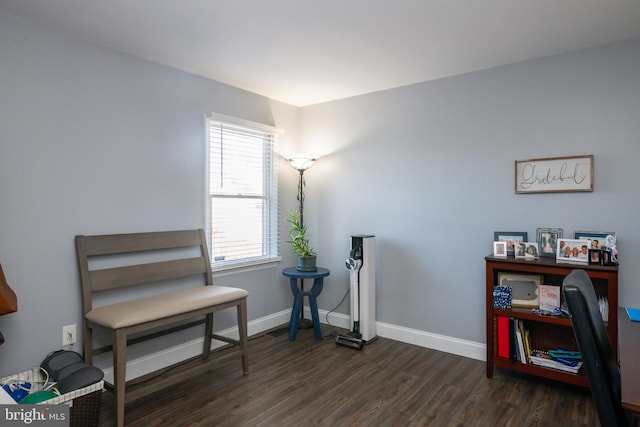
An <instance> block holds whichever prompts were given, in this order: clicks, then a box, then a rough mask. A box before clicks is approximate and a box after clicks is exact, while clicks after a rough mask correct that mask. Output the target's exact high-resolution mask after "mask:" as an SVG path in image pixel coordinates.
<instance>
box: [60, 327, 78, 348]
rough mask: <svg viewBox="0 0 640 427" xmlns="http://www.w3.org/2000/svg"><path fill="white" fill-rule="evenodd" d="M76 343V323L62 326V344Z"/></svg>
mask: <svg viewBox="0 0 640 427" xmlns="http://www.w3.org/2000/svg"><path fill="white" fill-rule="evenodd" d="M75 343H76V325H67V326H63V327H62V345H72V344H75Z"/></svg>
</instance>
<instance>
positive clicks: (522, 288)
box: [498, 273, 543, 308]
mask: <svg viewBox="0 0 640 427" xmlns="http://www.w3.org/2000/svg"><path fill="white" fill-rule="evenodd" d="M542 279H543V275H542V274H514V273H498V285H499V286H509V287H510V288H511V305H512V306H513V307H524V308H538V306H539V295H540V285H542Z"/></svg>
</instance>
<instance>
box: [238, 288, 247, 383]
mask: <svg viewBox="0 0 640 427" xmlns="http://www.w3.org/2000/svg"><path fill="white" fill-rule="evenodd" d="M238 341H239V344H240V351H241V352H242V372H244V373H245V374H248V373H249V345H248V342H249V339H248V338H247V299H246V298H243V299H242V301H240V304H238Z"/></svg>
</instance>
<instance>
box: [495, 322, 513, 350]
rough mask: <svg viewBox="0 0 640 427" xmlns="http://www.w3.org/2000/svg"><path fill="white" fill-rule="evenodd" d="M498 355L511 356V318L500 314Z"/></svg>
mask: <svg viewBox="0 0 640 427" xmlns="http://www.w3.org/2000/svg"><path fill="white" fill-rule="evenodd" d="M497 328H498V331H497V335H498V336H497V340H498V356H499V357H504V358H505V359H508V358H509V352H510V349H509V318H508V317H507V316H498V326H497Z"/></svg>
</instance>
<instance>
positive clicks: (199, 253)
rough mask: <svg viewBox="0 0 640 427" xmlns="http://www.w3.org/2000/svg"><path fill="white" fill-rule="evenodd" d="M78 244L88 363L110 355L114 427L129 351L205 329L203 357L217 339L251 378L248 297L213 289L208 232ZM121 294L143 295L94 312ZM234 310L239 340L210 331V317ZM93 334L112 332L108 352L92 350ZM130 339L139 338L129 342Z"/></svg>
mask: <svg viewBox="0 0 640 427" xmlns="http://www.w3.org/2000/svg"><path fill="white" fill-rule="evenodd" d="M75 240H76V252H77V256H78V266H79V269H80V279H81V285H82V305H83V314H84V316H83V328H82V330H83V345H84V359H85V362H86V363H91V362H92V357H93V355H94V354H99V353H103V352H107V351H113V378H114V380H113V392H114V395H115V407H114V424H115V425H117V426H122V425H124V406H125V385H126V375H125V371H126V361H127V357H126V356H127V345H128V344H133V343H137V342H140V341H144V340H146V339H150V338H155V337H157V336H160V335H164V334H166V333H172V332H177V331H179V330H183V329H186V328H190V327H193V326H196V325H202V324H204V325H205V327H204V331H205V332H204V348H203V351H202V358H204V359H206V358H207V357H208V356H209V352H210V348H211V340H212V339H216V340H221V341H224V342H227V343H230V344H234V345H237V346H238V347H239V353H240V356H241V359H242V369H243V371H244V373H245V374H246V373H248V370H249V359H248V353H247V306H246V301H247V295H248V293H247V291H245V290H243V289H238V288H230V287H224V286H215V285H213V279H212V276H211V264H210V259H209V252H208V250H207V243H206V240H205V237H204V231H203V230H201V229H200V230H186V231H166V232H151V233H133V234H114V235H101V236H76V239H75ZM157 259H159V260H157ZM132 261H133V264H132ZM151 261H152V262H151ZM166 281H170V282H166ZM173 282H176V284H175V285H174V283H173ZM195 282H197V284H196V283H195ZM178 283H179V285H178ZM167 284H169V285H170V286H173V287H172V288H171V289H172V290H170V291H166V290H163V291H161V292H160V293H155V294H152V292H151V290H154V289H157V288H165V289H166V287H167ZM123 287H136V288H137V289H136V292H140V293H144V296H142V297H140V296H136V297H134V299H130V297H129V299H125V300H124V301H119V302H115V303H113V302H110V301H109V302H108V303H106V305H102V306H100V307H96V308H94V307H93V305H92V303H93V302H96V301H95V300H96V299H97V298H99V296H100V295H104V293H105V291H109V293H110V294H111V293H113V290H114V289H117V288H123ZM176 289H177V290H176ZM127 291H129V290H127ZM115 292H119V293H121V294H122V293H126V294H128V293H129V292H123V291H122V290H120V291H115ZM137 295H140V294H137ZM113 297H114V296H113V295H112V296H110V298H113ZM230 307H236V310H237V322H238V332H239V339H237V340H235V339H231V338H228V337H225V336H220V335H217V334H215V333H214V332H213V313H214V312H216V311H219V310H223V309H226V308H230ZM194 318H196V320H195V321H193V319H194ZM189 320H191V321H190V322H188V321H189ZM185 322H188V323H185ZM168 325H172V327H170V328H169V327H168ZM96 327H101V328H106V330H107V331H111V345H107V346H103V347H102V348H96V347H94V339H93V329H94V328H96ZM163 327H164V329H163ZM151 329H153V331H152V332H150V330H151ZM158 329H160V331H158ZM145 331H146V332H145ZM132 334H137V335H136V336H135V338H133V339H132V338H130V335H132Z"/></svg>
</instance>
